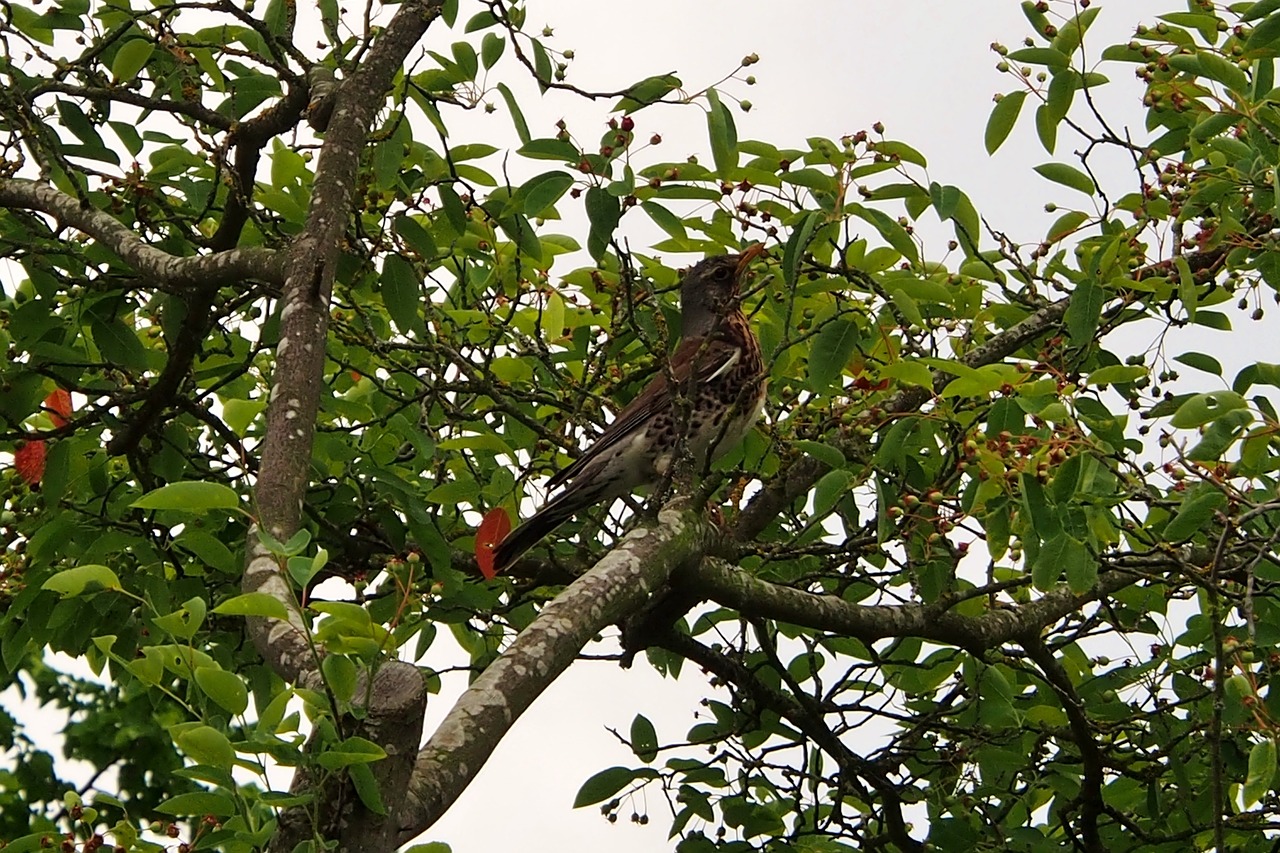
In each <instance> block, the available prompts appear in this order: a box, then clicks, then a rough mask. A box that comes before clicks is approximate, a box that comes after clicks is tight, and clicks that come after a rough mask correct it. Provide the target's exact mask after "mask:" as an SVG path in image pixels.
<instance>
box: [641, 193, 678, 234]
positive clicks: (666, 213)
mask: <svg viewBox="0 0 1280 853" xmlns="http://www.w3.org/2000/svg"><path fill="white" fill-rule="evenodd" d="M640 209H641V210H643V211H644V212H645V213H647V214H649V218H650V219H652V220H653V223H654V224H655V225H657V226H658V227H659V228H661V229H662V230H663V231H665V232H667V234H669V235H670V236H671V237H673V238H675V239H677V240H686V239H688V237H689V232H688V231H686V230H685V227H684V223H683V222H681V221H680V217H678V216H676V215H675V214H674V213H672V212H671V211H670V210H667V209H666V208H665V207H663V206H662V205H660V204H658V203H657V202H654V201H646V202H644V203H642V204H641V205H640Z"/></svg>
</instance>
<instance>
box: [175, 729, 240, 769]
mask: <svg viewBox="0 0 1280 853" xmlns="http://www.w3.org/2000/svg"><path fill="white" fill-rule="evenodd" d="M174 742H175V743H177V745H178V748H179V749H181V750H182V751H183V752H185V753H186V754H187V755H188V756H189V757H190V758H191V760H192V761H194V762H196V763H197V764H208V765H210V766H211V767H218V768H221V769H223V770H230V769H231V767H232V765H233V764H234V763H235V760H236V751H235V750H234V749H233V748H232V747H231V741H230V740H228V739H227V736H226V735H224V734H223V733H222V732H220V731H218V730H217V729H215V728H214V727H213V726H195V727H194V728H190V729H186V730H185V731H182V732H181V733H179V734H178V735H176V736H175V737H174Z"/></svg>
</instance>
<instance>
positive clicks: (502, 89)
mask: <svg viewBox="0 0 1280 853" xmlns="http://www.w3.org/2000/svg"><path fill="white" fill-rule="evenodd" d="M498 92H499V93H500V94H501V95H502V100H504V101H506V102H507V111H508V112H510V113H511V123H512V124H513V125H514V126H515V129H516V136H518V137H519V138H520V144H521V145H528V144H529V140H530V138H531V137H530V136H529V124H528V122H526V121H525V119H524V113H523V112H522V111H521V110H520V104H519V102H518V101H516V96H515V95H514V94H512V92H511V89H510V88H509V87H508V86H507V84H506V83H499V84H498Z"/></svg>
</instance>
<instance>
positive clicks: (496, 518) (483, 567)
mask: <svg viewBox="0 0 1280 853" xmlns="http://www.w3.org/2000/svg"><path fill="white" fill-rule="evenodd" d="M510 532H511V516H510V515H508V514H507V511H506V510H505V509H503V508H502V507H500V506H495V507H494V508H493V509H491V510H489V511H488V512H486V513H485V514H484V519H483V520H482V521H481V522H480V527H479V528H477V530H476V562H477V563H478V564H479V565H480V574H482V575H484V578H485V580H493V579H494V578H495V577H496V576H497V574H498V570H497V569H496V568H494V565H493V549H494V548H496V547H498V543H499V542H501V541H502V540H503V539H506V538H507V534H508V533H510Z"/></svg>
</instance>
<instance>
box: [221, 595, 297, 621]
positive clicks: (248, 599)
mask: <svg viewBox="0 0 1280 853" xmlns="http://www.w3.org/2000/svg"><path fill="white" fill-rule="evenodd" d="M213 612H214V613H220V614H222V615H223V616H261V617H264V618H267V619H288V618H289V610H288V609H287V608H286V607H285V606H284V602H282V601H281V600H280V599H278V598H276V597H275V596H273V595H268V594H267V593H265V592H246V593H244V594H242V595H237V596H234V597H233V598H228V599H227V600H226V601H224V602H222V603H221V604H219V605H218V606H217V607H215V608H213Z"/></svg>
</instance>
